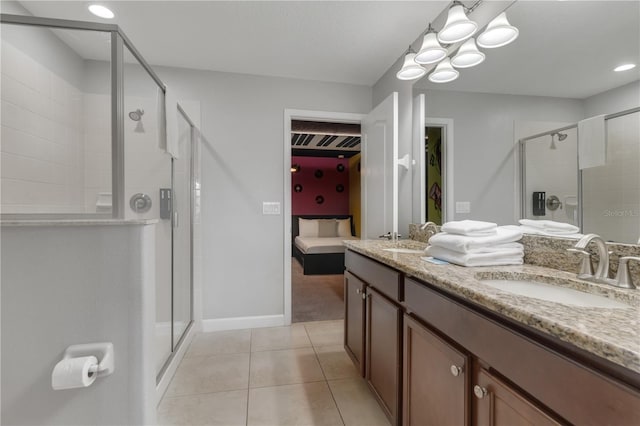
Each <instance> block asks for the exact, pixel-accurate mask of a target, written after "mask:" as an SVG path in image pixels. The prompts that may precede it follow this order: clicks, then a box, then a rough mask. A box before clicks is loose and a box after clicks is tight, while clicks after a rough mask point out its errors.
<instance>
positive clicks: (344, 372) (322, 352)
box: [314, 345, 360, 380]
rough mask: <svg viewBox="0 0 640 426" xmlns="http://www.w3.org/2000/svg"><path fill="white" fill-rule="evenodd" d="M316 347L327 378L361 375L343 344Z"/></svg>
mask: <svg viewBox="0 0 640 426" xmlns="http://www.w3.org/2000/svg"><path fill="white" fill-rule="evenodd" d="M314 349H315V351H316V354H317V355H318V359H319V360H320V367H322V371H323V372H324V376H325V377H326V378H327V380H332V379H346V378H349V377H360V373H359V372H358V370H357V369H356V367H355V366H354V365H353V361H351V358H349V355H347V353H346V352H345V351H344V347H343V346H342V345H332V346H316V347H315V348H314Z"/></svg>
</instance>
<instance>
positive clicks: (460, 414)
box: [402, 315, 471, 426]
mask: <svg viewBox="0 0 640 426" xmlns="http://www.w3.org/2000/svg"><path fill="white" fill-rule="evenodd" d="M403 349H404V350H403V357H404V362H403V383H404V392H403V415H402V422H403V424H404V425H420V426H429V425H433V426H439V425H458V426H463V425H468V424H469V421H470V417H471V416H470V410H469V392H468V389H469V376H470V375H469V373H468V372H467V370H470V368H469V366H470V365H471V364H470V362H469V356H468V355H467V354H465V353H463V352H461V351H459V350H458V349H456V348H454V347H453V346H451V345H450V344H448V343H447V342H445V341H444V340H442V339H441V338H440V337H438V336H437V335H436V334H435V333H433V332H432V331H431V330H429V329H428V328H427V327H425V326H423V325H422V324H420V323H419V322H418V321H416V320H415V319H413V318H411V317H410V316H409V315H405V316H404V347H403Z"/></svg>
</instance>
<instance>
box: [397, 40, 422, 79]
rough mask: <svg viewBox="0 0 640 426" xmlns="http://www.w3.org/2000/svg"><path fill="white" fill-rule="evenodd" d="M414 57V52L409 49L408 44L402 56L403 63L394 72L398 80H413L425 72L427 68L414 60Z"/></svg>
mask: <svg viewBox="0 0 640 426" xmlns="http://www.w3.org/2000/svg"><path fill="white" fill-rule="evenodd" d="M415 57H416V52H414V51H413V50H412V49H411V46H409V49H407V53H406V54H405V56H404V64H403V65H402V68H400V71H398V73H397V74H396V77H397V78H398V80H415V79H418V78H420V77H423V76H424V75H425V74H426V73H427V70H425V69H424V68H422V67H421V66H420V65H418V64H417V63H416V62H415V60H414V58H415Z"/></svg>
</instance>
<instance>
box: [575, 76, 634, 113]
mask: <svg viewBox="0 0 640 426" xmlns="http://www.w3.org/2000/svg"><path fill="white" fill-rule="evenodd" d="M638 106H640V80H638V81H635V82H633V83H629V84H625V85H624V86H620V87H617V88H615V89H611V90H608V91H606V92H603V93H599V94H597V95H594V96H591V97H590V98H587V99H585V100H584V110H585V111H584V112H585V115H584V117H585V118H587V117H593V116H594V115H599V114H612V113H614V112H620V111H624V110H627V109H630V108H635V107H638Z"/></svg>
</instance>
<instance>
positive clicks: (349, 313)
mask: <svg viewBox="0 0 640 426" xmlns="http://www.w3.org/2000/svg"><path fill="white" fill-rule="evenodd" d="M365 288H366V284H365V283H364V282H363V281H362V280H360V279H358V278H357V277H355V276H354V275H353V274H351V273H349V271H345V273H344V306H345V312H344V348H345V350H346V352H347V354H348V355H349V357H351V360H352V361H353V363H354V365H355V366H356V368H357V369H358V371H359V372H360V375H361V376H364V355H365V353H364V350H365V348H364V341H365V339H364V332H365V316H364V313H365V297H366V293H365Z"/></svg>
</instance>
